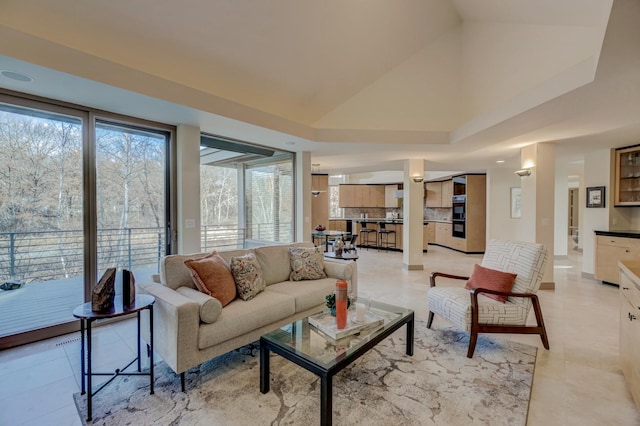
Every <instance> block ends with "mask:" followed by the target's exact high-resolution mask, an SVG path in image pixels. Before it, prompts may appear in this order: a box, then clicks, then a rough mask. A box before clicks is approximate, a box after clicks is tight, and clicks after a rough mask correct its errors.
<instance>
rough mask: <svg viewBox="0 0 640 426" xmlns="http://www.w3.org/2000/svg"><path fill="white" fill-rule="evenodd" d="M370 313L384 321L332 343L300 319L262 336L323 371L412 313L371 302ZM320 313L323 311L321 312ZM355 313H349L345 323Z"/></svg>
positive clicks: (306, 321) (312, 326) (407, 310)
mask: <svg viewBox="0 0 640 426" xmlns="http://www.w3.org/2000/svg"><path fill="white" fill-rule="evenodd" d="M370 310H371V312H372V313H374V314H376V315H379V316H381V317H382V318H383V319H384V323H383V324H382V325H378V326H374V327H372V328H369V329H366V328H365V329H364V330H362V331H360V332H359V333H357V334H354V335H350V336H347V337H343V338H340V339H338V340H334V339H332V338H331V337H329V336H327V335H326V334H324V333H323V332H322V331H320V330H319V329H318V328H316V327H315V326H314V325H311V324H310V323H309V318H303V319H301V320H298V321H295V322H293V323H290V324H287V325H285V326H283V327H281V328H279V329H277V330H275V331H272V332H270V333H267V334H265V335H264V336H262V338H263V339H266V340H267V341H269V343H271V344H273V345H277V346H278V347H280V348H282V349H284V350H286V351H288V352H290V353H294V354H296V355H298V356H301V357H303V358H305V359H307V360H309V361H311V362H313V363H314V364H317V365H319V366H321V367H323V368H325V369H328V368H331V367H332V366H334V365H335V364H337V363H338V362H339V361H341V360H343V359H345V358H347V357H350V356H352V355H353V354H355V353H357V352H358V350H359V349H361V348H362V347H363V346H364V345H366V344H367V343H368V342H370V341H372V340H374V339H375V338H376V337H378V336H380V335H381V334H383V333H384V332H385V331H386V330H388V329H389V328H391V327H393V326H395V325H397V324H398V323H399V322H402V321H403V320H405V322H406V318H407V317H409V316H410V315H411V314H413V311H412V310H411V309H406V308H402V307H399V306H393V305H388V304H386V303H381V302H375V301H371V308H370ZM323 312H324V311H323ZM354 317H355V311H351V310H350V311H349V315H348V321H349V323H351V322H352V321H353V320H354Z"/></svg>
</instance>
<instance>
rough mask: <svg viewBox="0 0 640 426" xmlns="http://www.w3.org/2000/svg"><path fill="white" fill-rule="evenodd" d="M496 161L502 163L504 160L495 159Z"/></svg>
mask: <svg viewBox="0 0 640 426" xmlns="http://www.w3.org/2000/svg"><path fill="white" fill-rule="evenodd" d="M496 163H498V164H502V163H504V160H496Z"/></svg>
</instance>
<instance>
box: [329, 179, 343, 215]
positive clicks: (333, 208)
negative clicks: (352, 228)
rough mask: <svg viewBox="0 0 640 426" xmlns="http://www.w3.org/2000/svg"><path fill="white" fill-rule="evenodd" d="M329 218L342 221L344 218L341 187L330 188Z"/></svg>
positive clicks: (332, 186)
mask: <svg viewBox="0 0 640 426" xmlns="http://www.w3.org/2000/svg"><path fill="white" fill-rule="evenodd" d="M329 217H330V218H332V219H341V218H343V217H344V209H343V208H340V186H339V185H331V186H329Z"/></svg>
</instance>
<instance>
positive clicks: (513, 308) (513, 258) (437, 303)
mask: <svg viewBox="0 0 640 426" xmlns="http://www.w3.org/2000/svg"><path fill="white" fill-rule="evenodd" d="M546 260H547V250H546V249H545V248H544V247H543V246H542V245H541V244H535V243H527V242H520V241H499V240H490V241H489V242H488V243H487V247H486V251H485V254H484V257H483V259H482V262H481V264H480V266H482V267H484V268H488V269H490V270H495V271H501V272H507V273H512V274H517V275H516V277H515V282H514V284H513V288H512V289H511V290H510V291H497V290H489V289H485V288H476V289H470V290H469V289H466V288H462V287H446V286H440V287H436V278H438V277H446V278H454V279H460V280H469V277H463V276H458V275H450V274H446V273H441V272H433V273H431V276H430V285H431V288H429V293H428V294H427V305H428V309H429V319H428V322H427V327H428V328H431V324H432V323H433V317H434V314H438V315H440V316H441V317H443V318H445V319H447V320H449V321H450V322H452V323H453V324H454V325H456V326H458V327H460V328H461V329H463V330H465V331H470V332H471V335H470V337H469V350H468V351H467V357H468V358H471V357H472V356H473V352H474V350H475V346H476V341H477V339H478V333H526V334H539V335H540V338H541V339H542V344H543V345H544V347H545V348H546V349H549V340H548V339H547V332H546V329H545V327H544V321H543V319H542V310H541V309H540V302H539V301H538V296H537V295H536V292H537V291H538V289H539V288H540V282H541V281H542V275H543V271H544V265H545V262H546ZM480 269H481V268H480ZM505 275H506V274H505ZM485 295H489V296H491V295H493V296H494V297H499V296H503V297H506V302H504V303H502V302H501V301H498V300H494V299H491V298H489V297H487V296H485ZM532 306H533V310H534V312H535V316H536V322H537V326H526V322H527V317H528V315H529V311H530V310H531V307H532Z"/></svg>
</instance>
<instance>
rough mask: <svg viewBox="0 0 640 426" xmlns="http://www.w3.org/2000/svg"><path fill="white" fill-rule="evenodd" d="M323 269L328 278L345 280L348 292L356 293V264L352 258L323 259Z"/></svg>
mask: <svg viewBox="0 0 640 426" xmlns="http://www.w3.org/2000/svg"><path fill="white" fill-rule="evenodd" d="M324 271H325V272H326V274H327V277H329V278H336V279H343V280H347V282H348V283H349V290H348V292H349V293H351V294H353V295H356V294H358V265H356V262H354V261H352V260H339V259H325V260H324Z"/></svg>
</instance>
